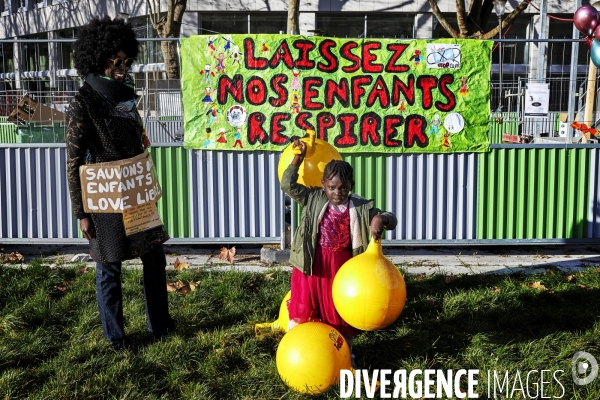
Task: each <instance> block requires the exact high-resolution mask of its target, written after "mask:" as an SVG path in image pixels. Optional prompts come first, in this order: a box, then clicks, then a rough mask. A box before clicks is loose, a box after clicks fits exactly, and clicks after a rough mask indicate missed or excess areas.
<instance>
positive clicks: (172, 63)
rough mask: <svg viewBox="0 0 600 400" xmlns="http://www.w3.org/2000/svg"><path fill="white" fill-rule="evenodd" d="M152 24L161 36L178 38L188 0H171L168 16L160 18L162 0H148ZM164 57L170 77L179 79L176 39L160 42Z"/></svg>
mask: <svg viewBox="0 0 600 400" xmlns="http://www.w3.org/2000/svg"><path fill="white" fill-rule="evenodd" d="M146 4H148V11H149V14H150V20H151V22H152V26H153V27H154V29H156V32H157V33H158V36H159V37H161V38H178V37H179V34H180V32H181V23H182V21H183V13H184V11H185V8H186V6H187V0H169V1H168V9H167V15H166V17H163V18H161V19H160V20H159V18H158V17H159V15H160V0H159V1H150V0H146ZM160 49H161V50H162V54H163V59H164V62H165V71H166V72H167V77H168V78H169V79H179V78H180V73H179V54H178V52H177V43H176V42H175V41H172V40H170V41H164V42H160Z"/></svg>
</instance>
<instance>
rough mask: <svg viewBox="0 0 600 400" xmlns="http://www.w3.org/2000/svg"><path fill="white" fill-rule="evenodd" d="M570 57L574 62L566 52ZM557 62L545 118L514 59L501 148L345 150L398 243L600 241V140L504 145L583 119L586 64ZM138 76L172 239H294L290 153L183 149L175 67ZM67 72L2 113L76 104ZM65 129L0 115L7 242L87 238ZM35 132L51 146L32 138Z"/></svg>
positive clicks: (498, 132)
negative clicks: (391, 220) (510, 138)
mask: <svg viewBox="0 0 600 400" xmlns="http://www.w3.org/2000/svg"><path fill="white" fill-rule="evenodd" d="M548 44H549V45H552V42H549V43H548ZM563 45H564V46H566V45H565V44H563ZM561 61H562V62H567V59H566V56H565V58H564V59H563V60H561ZM549 62H550V61H549ZM551 62H552V64H549V65H547V68H546V70H547V74H546V78H545V79H544V81H545V82H546V83H549V84H550V88H551V93H552V95H551V102H550V113H549V115H548V116H547V117H545V118H537V119H532V118H525V116H524V115H523V111H522V110H523V107H522V105H523V101H524V96H525V90H524V88H525V84H526V83H528V82H539V80H538V79H537V78H536V77H534V75H535V74H534V73H533V71H532V70H531V68H530V67H529V66H528V65H524V64H509V63H506V65H504V67H505V69H504V71H505V73H504V75H503V76H504V79H503V82H502V87H503V91H502V92H503V96H502V105H503V109H502V111H494V112H492V113H491V118H490V130H489V132H490V133H489V135H490V141H491V142H492V144H493V145H492V151H491V152H489V153H478V154H475V153H463V154H400V155H382V154H344V158H345V159H346V160H347V161H349V162H350V163H351V164H352V165H353V167H354V170H355V179H356V188H355V191H356V193H358V194H360V195H362V196H364V197H366V198H374V199H376V200H377V206H378V207H380V208H382V209H386V210H390V211H392V212H394V213H395V214H396V215H397V216H398V220H399V225H398V228H397V229H396V230H395V231H393V232H391V233H390V234H388V236H387V240H388V241H387V242H386V243H393V244H441V243H446V244H450V243H457V244H460V243H483V244H494V243H503V244H506V243H510V242H519V243H521V242H523V241H529V242H531V243H533V242H535V243H542V242H543V243H557V242H560V243H562V242H564V241H568V240H571V241H573V240H574V241H594V242H597V241H598V239H599V238H600V228H599V227H600V191H599V190H598V187H599V185H600V170H598V168H597V162H598V160H599V159H600V155H599V154H600V153H599V152H600V147H598V146H594V145H591V146H590V145H578V144H569V143H568V137H566V136H564V139H565V140H564V141H563V143H562V144H561V145H559V144H554V145H553V144H518V145H512V144H501V143H502V137H503V135H504V134H506V133H511V134H520V135H522V136H530V137H531V138H532V139H533V138H536V137H541V138H545V139H549V138H555V139H560V138H561V136H559V135H560V134H561V128H562V126H561V122H562V121H563V120H565V114H567V117H566V121H567V122H570V121H572V119H570V117H569V116H568V115H569V113H571V114H573V115H575V114H576V113H578V112H579V113H580V114H581V112H580V110H582V108H583V106H584V105H585V104H583V103H582V101H581V100H582V97H581V96H579V93H580V92H581V93H583V92H585V84H586V83H587V81H586V79H587V77H586V75H585V73H586V71H587V66H582V65H580V66H579V67H577V68H575V69H574V70H573V69H571V71H575V72H574V73H570V72H569V66H568V62H567V64H563V65H560V71H563V72H561V74H562V75H560V74H559V75H558V76H557V72H556V71H558V70H559V65H558V64H554V62H555V60H552V61H551ZM497 67H498V66H497V65H493V68H492V84H491V106H492V109H493V110H496V109H497V108H498V105H499V102H500V93H499V92H500V91H499V90H498V89H499V83H500V82H499V75H498V68H497ZM159 69H160V68H159ZM564 71H566V72H564ZM134 73H135V77H136V81H137V88H138V89H137V94H138V96H139V98H138V109H139V110H140V114H141V115H142V117H143V119H144V123H145V127H146V130H147V132H148V135H149V137H150V139H151V141H152V142H153V144H154V145H153V147H152V148H151V149H152V155H153V158H154V159H155V163H156V165H157V168H158V171H157V172H158V174H159V181H160V184H161V187H162V188H163V196H164V197H163V199H161V200H160V202H159V212H160V214H161V216H162V218H163V221H164V223H165V226H166V228H167V230H168V231H169V234H170V235H171V236H172V238H173V240H174V241H182V242H211V243H236V242H243V243H280V244H281V243H283V241H284V238H285V232H286V226H285V215H284V212H285V201H284V196H283V193H282V192H281V190H280V187H279V183H278V179H277V176H276V174H277V164H278V161H279V153H276V152H232V151H201V150H186V149H184V148H183V147H182V143H181V141H182V138H183V129H182V126H183V118H182V115H181V111H182V104H181V97H180V96H181V93H180V90H179V83H178V82H176V81H168V80H163V79H162V78H165V76H164V73H163V72H161V71H159V70H157V69H156V68H154V67H152V68H150V67H147V66H136V68H135V69H134ZM61 74H62V75H61V76H60V79H59V81H60V82H61V83H60V85H61V88H65V90H61V91H56V90H54V91H52V90H40V91H38V90H32V89H34V88H35V87H41V86H43V85H42V83H41V82H45V79H46V77H44V76H43V74H42V75H35V74H30V76H29V77H26V78H23V79H24V80H28V81H30V82H29V83H31V84H29V85H24V87H26V88H28V89H25V88H22V89H18V90H17V89H6V86H5V89H0V107H4V108H0V110H3V111H4V112H7V111H10V109H11V107H14V106H16V105H17V104H18V102H19V101H21V100H22V97H23V95H25V94H28V95H30V96H32V97H33V98H35V99H37V100H38V101H40V103H41V104H44V105H46V106H48V107H49V108H51V109H54V110H59V111H64V109H65V105H66V104H68V101H69V99H70V97H71V96H73V95H74V94H75V92H76V90H77V88H78V85H79V84H80V80H79V78H77V77H76V76H75V75H74V72H73V71H66V72H61ZM507 76H511V77H512V78H511V79H510V80H507V79H506V77H507ZM36 79H37V80H38V81H39V82H38V83H37V84H35V85H34V84H32V82H33V81H35V80H36ZM5 82H6V81H5ZM582 84H583V85H584V86H583V88H582V89H580V87H581V85H582ZM573 87H574V88H576V90H573V91H570V90H568V89H569V88H573ZM68 88H70V89H69V90H67V89H68ZM596 89H597V88H596ZM576 95H577V96H578V97H575V96H576ZM569 99H570V101H571V102H570V101H565V100H569ZM573 104H574V105H573ZM569 108H572V110H569ZM580 121H581V119H580ZM9 125H12V127H11V126H9ZM64 129H65V127H64V122H63V121H61V120H60V119H57V120H53V121H52V123H51V124H46V125H40V124H35V123H27V124H24V125H20V126H16V125H13V124H8V123H6V122H3V121H2V120H1V119H0V139H2V140H4V143H0V238H2V239H1V241H3V242H6V241H19V242H45V241H50V242H68V243H72V242H76V241H78V240H81V241H82V242H84V241H85V240H83V239H80V237H79V235H80V234H79V232H78V227H77V224H76V221H75V220H74V219H73V217H72V215H71V209H70V207H71V206H70V201H69V200H68V189H67V187H66V171H65V161H66V160H65V144H64V143H56V144H55V143H54V142H57V141H60V140H58V139H57V138H58V137H59V136H60V134H61V133H62V134H63V135H64ZM46 133H47V134H48V135H45V134H46ZM36 135H37V136H36ZM34 137H37V138H40V137H41V140H48V141H51V142H52V143H34V142H33V140H34V139H33V138H34ZM27 139H29V142H28V141H27ZM11 140H13V142H11ZM36 140H38V139H36ZM62 140H63V141H64V139H62ZM12 143H14V144H12ZM557 143H558V142H557ZM295 209H296V208H295V207H292V210H295ZM294 212H295V211H294ZM294 217H295V216H293V217H292V218H294Z"/></svg>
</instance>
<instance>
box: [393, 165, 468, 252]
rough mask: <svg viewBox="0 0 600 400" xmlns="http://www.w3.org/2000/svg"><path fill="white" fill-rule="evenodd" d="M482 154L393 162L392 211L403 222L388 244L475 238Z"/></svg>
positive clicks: (400, 222)
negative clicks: (478, 176) (478, 166)
mask: <svg viewBox="0 0 600 400" xmlns="http://www.w3.org/2000/svg"><path fill="white" fill-rule="evenodd" d="M477 156H478V155H477V153H457V154H402V155H397V156H391V157H389V160H388V178H389V181H390V183H391V185H390V188H389V190H388V194H387V197H388V198H387V207H388V208H389V210H390V211H391V212H393V213H394V214H396V216H397V217H398V226H397V227H396V229H394V230H392V231H391V232H389V233H388V234H387V238H388V239H389V240H398V241H401V242H402V241H407V240H408V241H419V242H423V241H427V240H469V239H474V238H475V237H476V224H477V204H476V199H477V197H476V196H477Z"/></svg>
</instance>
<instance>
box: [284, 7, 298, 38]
mask: <svg viewBox="0 0 600 400" xmlns="http://www.w3.org/2000/svg"><path fill="white" fill-rule="evenodd" d="M299 18H300V0H290V2H289V4H288V18H287V33H288V34H291V33H292V32H294V33H295V34H296V35H299V34H300V28H299V26H300V24H299V23H298V19H299Z"/></svg>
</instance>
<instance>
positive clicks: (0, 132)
mask: <svg viewBox="0 0 600 400" xmlns="http://www.w3.org/2000/svg"><path fill="white" fill-rule="evenodd" d="M4 120H6V118H4ZM0 143H17V134H16V133H15V124H13V123H10V122H1V121H0Z"/></svg>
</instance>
